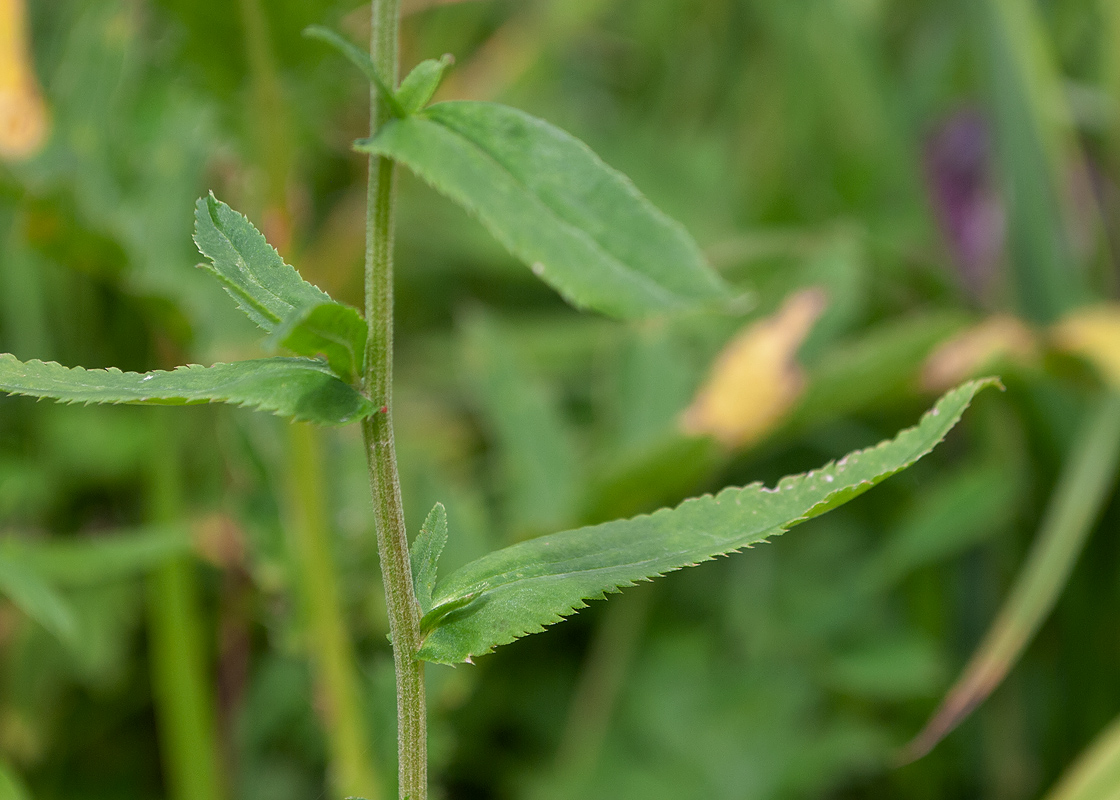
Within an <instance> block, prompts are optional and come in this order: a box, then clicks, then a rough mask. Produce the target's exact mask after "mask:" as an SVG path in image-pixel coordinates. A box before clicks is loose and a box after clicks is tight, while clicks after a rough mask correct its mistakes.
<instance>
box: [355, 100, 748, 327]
mask: <svg viewBox="0 0 1120 800" xmlns="http://www.w3.org/2000/svg"><path fill="white" fill-rule="evenodd" d="M356 147H357V149H358V150H362V151H364V152H369V153H375V154H378V155H382V156H386V157H388V158H392V159H394V160H396V161H400V162H401V163H403V164H405V165H407V166H408V167H409V168H410V169H411V170H412V171H413V172H415V173H416V174H417V175H419V176H420V177H421V178H423V179H424V180H425V181H427V182H428V183H430V184H431V185H432V186H433V187H435V188H436V189H437V190H439V191H440V192H443V193H444V194H446V195H447V196H448V197H450V198H451V199H452V200H454V201H455V202H457V203H459V204H460V205H462V206H463V207H464V208H466V209H467V210H468V211H470V212H471V213H473V214H475V215H476V216H478V218H479V219H480V220H482V222H483V224H485V225H486V227H487V228H489V230H490V232H491V233H492V234H494V236H495V237H496V238H497V239H498V240H499V241H500V242H501V243H502V244H503V245H504V246H505V247H506V248H508V249H509V251H510V252H511V253H513V254H514V255H515V256H516V257H518V258H519V259H521V260H522V261H524V262H525V263H526V264H528V265H529V266H530V267H531V268H532V270H533V272H534V274H536V275H537V276H538V277H540V278H541V279H542V280H544V281H545V282H546V283H548V284H549V285H550V286H552V287H553V288H555V289H556V290H557V291H559V292H560V293H561V294H562V295H563V296H564V297H565V298H566V299H567V300H568V301H569V302H571V303H572V304H573V305H575V306H579V307H587V308H592V309H595V310H597V311H601V312H603V313H605V314H609V315H612V316H617V317H623V318H633V317H643V316H648V315H651V314H657V313H662V312H668V311H674V310H679V309H686V308H691V307H696V306H704V305H717V304H721V303H725V302H726V301H727V300H728V298H729V296H730V292H729V290H728V287H727V286H726V284H724V282H723V281H722V279H720V278H719V276H718V275H716V273H715V272H713V271H712V270H711V268H710V267H708V265H707V264H706V263H705V261H704V257H703V255H702V253H701V252H700V249H699V248H698V247H697V246H696V243H695V242H693V241H692V239H691V237H690V236H689V235H688V234H687V233H686V232H685V230H684V229H683V228H682V227H681V226H680V225H679V224H677V223H676V222H674V221H673V220H671V219H669V218H668V217H667V216H665V215H664V214H663V213H662V212H660V211H658V210H657V209H656V208H655V207H654V206H653V205H652V204H651V203H650V202H649V201H648V200H647V199H646V198H645V197H643V196H642V194H641V193H640V192H638V190H637V189H636V188H635V187H634V185H633V184H632V183H631V182H630V181H629V179H627V178H626V177H625V176H623V175H622V174H621V173H619V172H617V171H615V170H613V169H611V168H610V167H608V166H607V165H606V164H604V163H603V162H602V161H601V160H600V159H599V157H598V156H596V155H595V154H594V153H593V152H592V151H591V150H590V148H588V147H587V145H585V144H583V142H581V141H579V140H578V139H575V138H574V137H572V136H570V135H568V134H567V133H564V132H563V131H561V130H559V129H558V128H555V127H553V126H552V125H549V124H548V123H547V122H544V121H543V120H539V119H536V118H535V117H532V116H530V115H528V114H525V113H524V112H521V111H518V110H516V109H512V108H507V107H505V106H501V105H497V104H493V103H479V102H465V101H464V102H453V103H438V104H436V105H434V106H431V107H429V108H427V109H424V110H423V111H421V112H419V113H417V114H414V115H412V116H409V117H407V118H405V119H395V120H390V121H389V122H387V123H386V124H385V125H384V126H382V128H381V129H380V130H379V131H378V132H377V134H376V135H375V136H374V137H372V138H371V139H366V140H362V141H359V142H358V143H357V144H356Z"/></svg>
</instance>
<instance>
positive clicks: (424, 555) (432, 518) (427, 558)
mask: <svg viewBox="0 0 1120 800" xmlns="http://www.w3.org/2000/svg"><path fill="white" fill-rule="evenodd" d="M445 544H447V509H445V508H444V507H443V503H436V504H435V506H433V507H432V510H431V511H429V512H428V518H427V519H425V520H424V524H423V525H422V526H421V528H420V533H418V534H417V535H416V541H414V542H413V543H412V583H413V585H414V587H415V589H416V600H417V601H418V602H419V603H420V613H421V615H423V614H427V613H428V612H429V611H431V609H432V591H433V590H434V589H435V588H436V564H437V562H438V561H439V557H440V554H441V553H442V552H443V546H444V545H445Z"/></svg>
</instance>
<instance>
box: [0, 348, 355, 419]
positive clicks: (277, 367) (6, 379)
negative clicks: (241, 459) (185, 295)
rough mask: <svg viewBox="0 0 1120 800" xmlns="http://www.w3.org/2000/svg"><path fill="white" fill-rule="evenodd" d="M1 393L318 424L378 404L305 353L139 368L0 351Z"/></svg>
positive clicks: (73, 401) (351, 416) (63, 400)
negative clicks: (208, 409) (231, 411)
mask: <svg viewBox="0 0 1120 800" xmlns="http://www.w3.org/2000/svg"><path fill="white" fill-rule="evenodd" d="M0 391H4V392H8V393H9V394H19V395H28V396H31V397H49V398H52V399H55V400H61V401H62V402H66V403H130V404H137V405H191V404H196V403H213V402H221V403H232V404H234V405H238V406H248V407H251V408H256V409H260V410H262V411H271V412H273V413H275V414H279V415H280V416H285V417H291V418H292V419H296V420H301V421H304V422H316V423H319V424H320V425H342V424H345V423H347V422H355V421H357V420H359V419H361V418H363V417H368V416H369V415H370V414H372V413H374V411H375V410H376V409H375V407H374V406H373V404H371V403H370V401H369V400H367V399H366V398H365V397H363V396H362V395H361V394H359V393H358V392H357V391H356V390H355V389H354V388H353V387H351V386H349V385H347V384H345V383H343V382H342V381H340V380H339V379H338V378H337V377H335V376H334V374H333V373H332V372H331V371H330V370H329V369H327V367H326V365H325V364H323V363H322V362H320V361H316V360H313V359H308V358H264V359H257V360H254V361H239V362H237V363H236V364H214V365H213V366H210V367H201V366H197V365H191V366H186V367H179V368H177V369H174V370H172V371H170V372H164V371H155V372H147V373H138V372H121V371H120V370H118V369H84V368H82V367H72V368H71V367H64V366H61V365H60V364H55V363H53V362H49V363H48V362H43V361H27V362H23V361H19V360H18V359H16V358H15V356H12V355H11V354H9V353H0Z"/></svg>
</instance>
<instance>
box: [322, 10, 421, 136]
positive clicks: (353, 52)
mask: <svg viewBox="0 0 1120 800" xmlns="http://www.w3.org/2000/svg"><path fill="white" fill-rule="evenodd" d="M303 35H304V36H307V37H309V38H311V39H318V40H319V41H321V42H326V43H327V44H329V45H331V46H332V47H333V48H334V49H336V50H337V51H338V52H339V53H341V54H342V55H343V56H345V57H346V58H347V59H349V60H350V62H351V63H352V64H353V65H354V66H356V67H357V68H358V69H360V70H361V71H362V74H364V75H365V76H366V78H368V79H369V82H370V83H372V84H373V85H374V86H375V87H376V88H377V93H378V95H379V96H380V97H381V99H382V100H383V101H384V102H385V105H387V106H388V107H389V111H390V113H392V115H393V116H394V117H403V116H405V110H404V109H403V108H402V107H401V104H400V102H399V101H398V100H397V97H396V94H394V92H393V90H392V88H391V87H390V86H389V84H388V83H386V82H385V79H384V78H382V77H381V74H380V73H379V72H378V71H377V67H376V66H374V63H373V59H371V58H370V57H369V53H367V52H366V51H365V50H362V49H361V48H360V47H358V46H357V45H356V44H354V43H353V42H351V41H349V40H347V39H345V38H343V37H342V36H340V35H339V34H337V33H335V32H334V31H332V30H331V29H330V28H324V27H323V26H322V25H310V26H308V27H306V28H304V29H303ZM433 91H434V90H433ZM425 102H426V101H425Z"/></svg>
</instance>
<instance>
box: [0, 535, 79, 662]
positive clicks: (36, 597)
mask: <svg viewBox="0 0 1120 800" xmlns="http://www.w3.org/2000/svg"><path fill="white" fill-rule="evenodd" d="M0 595H3V596H5V597H7V598H8V599H9V600H11V601H12V603H14V604H15V606H16V607H17V608H18V609H19V610H20V611H22V612H23V613H24V614H26V615H27V616H29V617H30V618H31V619H33V620H35V621H36V622H38V623H39V624H40V625H42V626H43V627H44V628H46V629H47V630H48V631H50V632H51V633H52V634H54V636H56V637H57V638H58V639H59V640H60V641H62V642H64V643H72V642H74V641H75V639H76V637H77V634H78V627H77V626H78V623H77V621H76V618H75V615H74V610H73V609H72V608H71V607H70V605H69V604H68V603H67V602H66V600H65V599H63V597H62V596H61V595H59V593H58V592H57V591H55V589H54V587H52V586H51V585H50V584H49V583H47V582H46V581H45V580H43V578H42V577H41V576H40V575H39V574H37V573H36V572H35V571H34V570H31V569H28V568H27V565H26V564H20V563H19V562H18V561H15V560H13V559H10V558H7V557H5V556H3V555H0Z"/></svg>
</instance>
